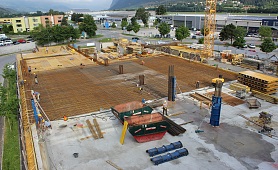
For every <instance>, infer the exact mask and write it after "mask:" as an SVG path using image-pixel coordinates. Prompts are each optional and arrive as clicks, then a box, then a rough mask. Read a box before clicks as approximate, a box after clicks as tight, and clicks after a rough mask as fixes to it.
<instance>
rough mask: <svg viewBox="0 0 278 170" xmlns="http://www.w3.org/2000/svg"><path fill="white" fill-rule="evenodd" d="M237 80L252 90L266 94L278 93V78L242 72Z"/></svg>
mask: <svg viewBox="0 0 278 170" xmlns="http://www.w3.org/2000/svg"><path fill="white" fill-rule="evenodd" d="M237 80H238V82H240V83H241V84H244V85H247V86H249V87H250V88H251V90H256V91H259V92H261V93H264V94H273V93H276V92H277V88H278V78H276V77H272V76H269V75H265V74H261V73H257V72H253V71H243V72H240V73H239V75H238V79H237Z"/></svg>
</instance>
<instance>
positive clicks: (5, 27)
mask: <svg viewBox="0 0 278 170" xmlns="http://www.w3.org/2000/svg"><path fill="white" fill-rule="evenodd" d="M2 31H3V33H5V34H7V33H9V32H10V30H9V27H8V25H6V24H4V25H3V28H2Z"/></svg>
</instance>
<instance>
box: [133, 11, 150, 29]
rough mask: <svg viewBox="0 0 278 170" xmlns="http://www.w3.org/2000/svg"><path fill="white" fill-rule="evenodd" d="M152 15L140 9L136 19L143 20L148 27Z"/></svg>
mask: <svg viewBox="0 0 278 170" xmlns="http://www.w3.org/2000/svg"><path fill="white" fill-rule="evenodd" d="M149 16H150V13H149V12H147V11H146V9H145V8H139V9H137V10H136V14H135V17H136V18H137V19H141V20H142V22H143V23H144V25H145V26H147V25H148V20H149Z"/></svg>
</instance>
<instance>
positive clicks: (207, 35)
mask: <svg viewBox="0 0 278 170" xmlns="http://www.w3.org/2000/svg"><path fill="white" fill-rule="evenodd" d="M216 3H217V0H206V8H205V12H206V14H205V25H204V50H203V57H204V58H209V57H212V56H213V49H214V32H215V23H216V20H215V16H216Z"/></svg>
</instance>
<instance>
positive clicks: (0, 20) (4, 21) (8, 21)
mask: <svg viewBox="0 0 278 170" xmlns="http://www.w3.org/2000/svg"><path fill="white" fill-rule="evenodd" d="M3 24H12V19H11V18H0V25H3Z"/></svg>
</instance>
